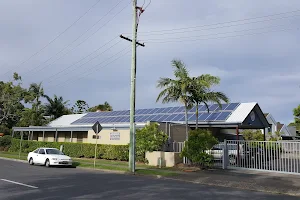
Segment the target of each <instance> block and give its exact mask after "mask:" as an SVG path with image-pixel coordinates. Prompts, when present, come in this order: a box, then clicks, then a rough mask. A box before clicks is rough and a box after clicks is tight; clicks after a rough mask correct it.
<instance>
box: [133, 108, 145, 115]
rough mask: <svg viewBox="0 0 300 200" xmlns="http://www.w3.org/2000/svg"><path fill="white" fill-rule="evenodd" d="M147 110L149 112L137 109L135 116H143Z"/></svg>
mask: <svg viewBox="0 0 300 200" xmlns="http://www.w3.org/2000/svg"><path fill="white" fill-rule="evenodd" d="M145 110H147V109H137V110H136V111H135V114H136V115H140V114H143V112H144V111H145Z"/></svg>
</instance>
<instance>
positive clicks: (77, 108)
mask: <svg viewBox="0 0 300 200" xmlns="http://www.w3.org/2000/svg"><path fill="white" fill-rule="evenodd" d="M88 109H89V105H88V104H87V103H86V102H85V101H84V100H77V101H76V102H75V105H74V106H73V107H72V112H73V113H75V114H81V113H85V112H86V111H87V110H88Z"/></svg>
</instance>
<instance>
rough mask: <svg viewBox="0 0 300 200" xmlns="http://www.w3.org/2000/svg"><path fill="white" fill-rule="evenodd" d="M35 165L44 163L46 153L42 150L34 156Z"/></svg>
mask: <svg viewBox="0 0 300 200" xmlns="http://www.w3.org/2000/svg"><path fill="white" fill-rule="evenodd" d="M36 158H37V159H36V160H37V162H36V163H37V164H44V163H45V161H46V153H45V150H44V149H40V150H39V153H38V154H37V156H36Z"/></svg>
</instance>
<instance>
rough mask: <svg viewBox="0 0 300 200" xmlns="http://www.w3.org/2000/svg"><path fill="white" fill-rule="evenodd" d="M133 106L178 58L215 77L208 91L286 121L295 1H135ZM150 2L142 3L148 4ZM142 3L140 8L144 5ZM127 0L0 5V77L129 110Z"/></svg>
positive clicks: (297, 81)
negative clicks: (16, 76)
mask: <svg viewBox="0 0 300 200" xmlns="http://www.w3.org/2000/svg"><path fill="white" fill-rule="evenodd" d="M138 5H139V6H143V7H144V8H146V9H145V11H144V12H143V13H142V14H141V16H140V19H139V26H138V40H139V41H140V42H141V43H145V47H141V46H139V47H138V48H137V78H136V86H137V90H136V107H137V108H153V107H165V106H170V105H179V104H174V103H173V104H169V105H164V104H162V103H161V102H156V97H157V95H158V94H159V92H160V89H159V88H157V87H156V85H157V81H158V80H159V78H160V77H173V71H172V70H173V69H172V66H171V61H172V60H173V59H180V60H182V61H183V62H184V63H185V64H186V66H187V68H188V70H189V74H190V75H191V76H198V75H201V74H206V73H209V74H211V75H214V76H219V77H220V78H221V84H220V85H219V86H217V87H215V88H213V89H214V90H215V91H222V92H224V93H226V94H227V95H228V96H229V98H230V101H231V102H257V103H258V104H259V105H260V107H261V109H262V110H263V112H268V113H271V114H272V115H273V116H274V118H275V119H276V120H277V121H280V122H282V123H287V124H288V123H289V122H291V121H293V112H292V110H293V108H295V107H297V105H299V103H300V101H299V99H300V78H299V77H300V67H299V66H298V65H299V50H300V46H299V42H300V41H299V40H300V38H299V36H298V35H299V28H300V27H299V25H300V23H299V19H300V1H298V0H289V1H288V2H287V1H285V0H264V1H260V0H252V1H250V0H247V1H240V0H231V1H222V0H210V1H199V0H190V1H183V0H163V1H161V0H160V1H159V0H152V1H150V0H145V1H144V0H138ZM147 5H148V6H147ZM146 6H147V7H146ZM132 18H133V14H132V4H131V1H130V0H110V1H105V0H100V1H99V0H64V1H61V0H44V1H40V0H26V1H19V0H1V1H0V26H1V31H0V80H4V81H8V80H10V79H11V77H12V74H13V72H17V73H19V75H21V76H22V80H23V85H24V86H25V87H28V86H29V85H30V83H33V82H35V83H40V82H42V84H43V87H44V90H45V93H46V94H48V95H50V96H53V95H54V94H56V95H58V96H63V98H64V99H65V100H70V105H73V104H74V102H75V101H76V100H78V99H82V100H85V101H86V102H87V103H88V104H89V105H90V106H94V105H97V104H101V103H103V102H104V101H108V102H109V103H110V104H111V105H112V106H113V108H114V110H119V109H129V106H130V75H131V71H130V69H131V47H130V45H131V43H130V42H129V41H126V40H123V39H121V38H120V37H119V35H120V34H123V35H124V36H126V37H129V38H132V36H131V33H132Z"/></svg>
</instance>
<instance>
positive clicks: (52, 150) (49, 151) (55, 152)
mask: <svg viewBox="0 0 300 200" xmlns="http://www.w3.org/2000/svg"><path fill="white" fill-rule="evenodd" d="M46 153H47V154H56V155H64V153H63V152H61V151H59V150H57V149H46Z"/></svg>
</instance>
